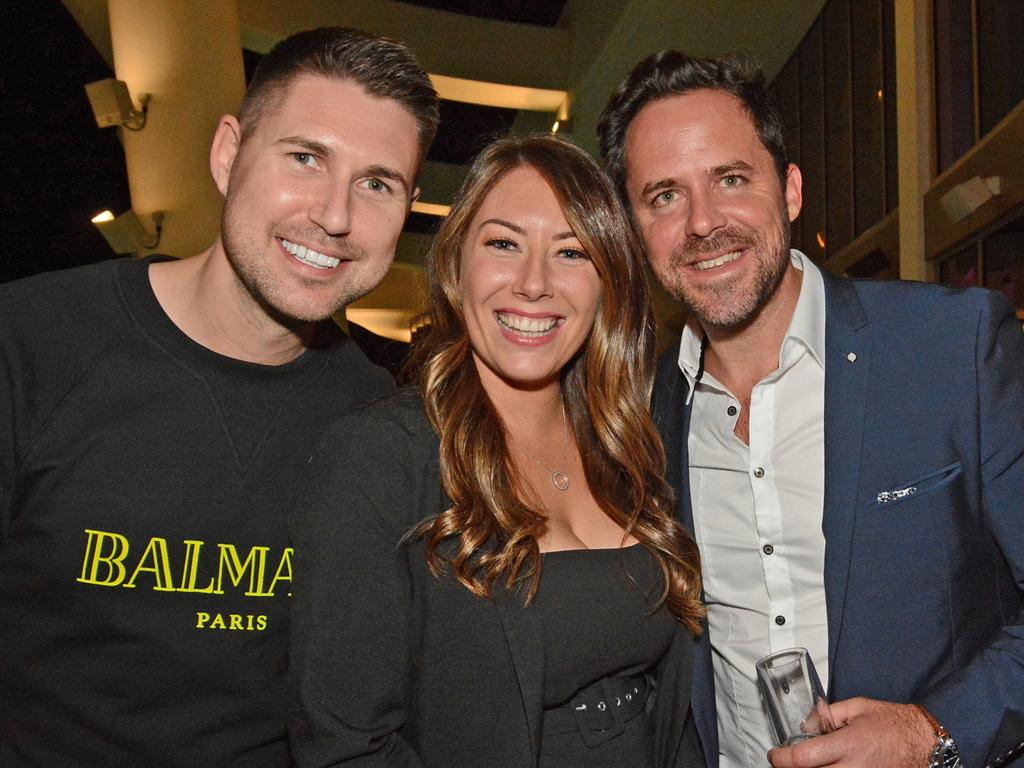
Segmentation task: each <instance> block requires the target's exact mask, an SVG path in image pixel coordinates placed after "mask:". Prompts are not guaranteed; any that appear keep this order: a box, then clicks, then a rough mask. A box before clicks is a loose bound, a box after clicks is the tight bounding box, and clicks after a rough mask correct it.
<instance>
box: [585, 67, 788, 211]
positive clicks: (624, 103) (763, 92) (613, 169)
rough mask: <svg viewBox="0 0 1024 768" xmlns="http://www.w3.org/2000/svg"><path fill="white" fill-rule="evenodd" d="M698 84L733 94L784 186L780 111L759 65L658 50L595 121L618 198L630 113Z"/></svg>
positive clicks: (622, 185) (623, 185) (623, 191)
mask: <svg viewBox="0 0 1024 768" xmlns="http://www.w3.org/2000/svg"><path fill="white" fill-rule="evenodd" d="M701 89H711V90H720V91H725V92H727V93H731V94H732V95H733V96H735V97H736V98H737V99H739V101H740V103H741V104H742V105H743V108H744V109H745V110H746V111H747V113H748V114H749V115H750V119H751V122H753V124H754V129H755V130H756V131H757V135H758V138H759V139H760V140H761V144H763V145H764V148H765V149H766V150H768V154H769V155H771V158H772V161H773V162H774V163H775V170H776V172H777V173H778V174H779V181H780V182H781V183H782V186H783V189H785V186H786V172H787V169H788V168H789V157H788V155H787V154H786V143H785V141H784V140H783V137H782V130H783V123H782V116H781V115H780V114H779V110H778V108H777V107H776V106H775V102H774V100H773V99H772V98H771V95H770V94H769V93H768V90H767V88H766V87H765V80H764V72H763V71H762V70H761V67H760V66H758V65H757V64H756V63H755V62H753V61H752V60H751V59H749V58H747V57H746V56H743V55H740V54H730V55H728V56H723V57H722V58H720V59H699V58H695V57H693V56H688V55H687V54H685V53H681V52H680V51H661V52H659V53H655V54H652V55H651V56H648V57H647V58H646V59H644V60H643V61H641V62H640V63H639V64H637V65H636V67H634V69H633V71H632V72H630V73H629V76H628V77H627V78H626V79H625V80H624V81H623V82H622V84H621V85H620V86H619V87H618V89H617V90H616V91H615V93H614V94H612V97H611V98H610V99H609V100H608V105H607V106H606V107H605V108H604V111H603V112H602V113H601V119H600V120H599V122H598V124H597V135H598V139H599V140H600V144H601V157H602V158H604V162H605V166H606V167H607V169H608V173H609V174H610V175H611V177H612V179H613V180H614V181H615V185H616V186H617V187H618V189H619V192H620V193H621V194H622V196H623V199H625V200H627V201H628V197H627V195H626V131H628V130H629V124H630V123H631V122H633V118H635V117H636V116H637V115H638V114H639V113H640V110H641V109H643V108H644V107H645V106H646V105H647V104H649V103H650V102H652V101H656V100H658V99H664V98H668V97H670V96H679V95H682V94H684V93H689V92H691V91H696V90H701Z"/></svg>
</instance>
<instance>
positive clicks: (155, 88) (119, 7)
mask: <svg viewBox="0 0 1024 768" xmlns="http://www.w3.org/2000/svg"><path fill="white" fill-rule="evenodd" d="M109 9H110V37H111V41H112V43H113V50H114V70H115V72H116V75H117V78H118V79H119V80H124V81H125V82H126V83H127V84H128V90H129V91H130V92H131V94H132V97H133V98H135V99H136V100H137V98H138V94H139V93H148V94H150V95H151V99H150V102H149V115H148V119H147V122H146V127H145V128H144V129H143V130H141V131H137V132H133V131H128V130H124V129H122V136H123V137H124V153H125V161H126V164H127V167H128V185H129V188H130V190H131V198H132V209H133V210H134V211H135V212H136V213H137V214H138V215H139V218H140V219H142V221H143V223H144V224H145V225H146V226H147V228H150V229H151V224H150V221H149V215H150V214H151V213H152V212H153V211H164V212H165V214H166V218H165V220H164V227H163V237H162V239H161V241H160V245H159V246H158V248H157V249H156V250H158V251H160V252H161V253H168V254H171V255H173V256H179V257H185V256H192V255H194V254H196V253H199V252H200V251H202V250H203V249H205V248H206V247H207V246H208V245H209V244H210V243H211V242H213V240H214V238H216V236H217V233H218V231H219V228H220V211H221V197H220V194H219V193H218V192H217V188H216V186H215V185H214V183H213V180H212V179H211V177H210V166H209V150H210V140H211V139H212V138H213V132H214V129H215V128H216V127H217V121H218V119H219V118H220V116H221V115H223V114H224V113H232V114H234V113H235V112H236V111H237V109H238V105H239V104H240V103H241V100H242V95H243V93H244V90H245V73H244V69H243V66H242V43H241V35H240V33H239V26H238V7H237V2H236V0H146V1H145V2H140V0H109Z"/></svg>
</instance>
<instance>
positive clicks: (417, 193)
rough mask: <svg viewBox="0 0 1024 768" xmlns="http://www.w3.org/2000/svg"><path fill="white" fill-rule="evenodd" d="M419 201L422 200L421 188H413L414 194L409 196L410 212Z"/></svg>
mask: <svg viewBox="0 0 1024 768" xmlns="http://www.w3.org/2000/svg"><path fill="white" fill-rule="evenodd" d="M419 199H420V188H419V187H413V190H412V194H411V195H409V210H410V211H411V210H412V207H413V206H414V205H416V201H417V200H419Z"/></svg>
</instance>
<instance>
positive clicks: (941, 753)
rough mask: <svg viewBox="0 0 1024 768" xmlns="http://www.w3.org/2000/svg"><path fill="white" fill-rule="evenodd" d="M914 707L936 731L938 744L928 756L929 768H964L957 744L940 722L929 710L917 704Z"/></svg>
mask: <svg viewBox="0 0 1024 768" xmlns="http://www.w3.org/2000/svg"><path fill="white" fill-rule="evenodd" d="M914 706H915V707H917V708H918V710H919V711H920V712H921V714H922V715H924V716H925V718H926V719H927V720H928V724H929V725H931V727H932V730H933V731H935V738H936V744H935V747H934V748H933V749H932V751H931V754H930V755H928V768H963V765H964V764H963V761H962V760H961V759H960V750H959V749H957V747H956V742H955V741H953V737H952V736H950V734H949V731H947V730H946V729H945V727H944V726H942V725H940V724H939V721H938V720H936V719H935V718H934V717H933V716H932V713H931V712H929V711H928V710H927V709H925V708H924V707H922V706H921V705H920V704H915V705H914Z"/></svg>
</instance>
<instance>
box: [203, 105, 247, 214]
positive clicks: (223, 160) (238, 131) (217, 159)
mask: <svg viewBox="0 0 1024 768" xmlns="http://www.w3.org/2000/svg"><path fill="white" fill-rule="evenodd" d="M241 146H242V127H241V126H240V125H239V124H238V120H237V119H236V118H235V117H233V116H231V115H224V117H222V118H221V119H220V122H219V123H218V124H217V130H216V132H215V133H214V134H213V143H212V144H211V145H210V174H211V175H212V176H213V181H214V183H215V184H216V185H217V189H219V190H220V193H221V195H224V196H226V195H227V193H228V180H229V179H230V178H231V168H232V166H233V165H234V164H235V158H236V157H238V150H239V149H240V148H241Z"/></svg>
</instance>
